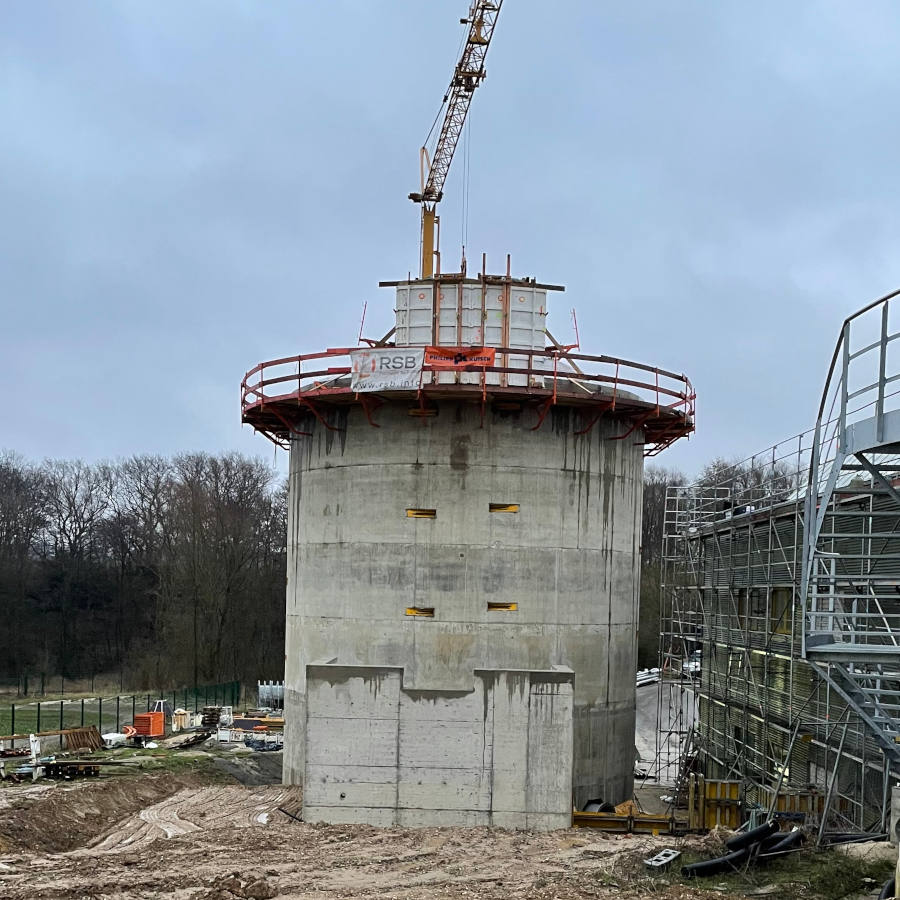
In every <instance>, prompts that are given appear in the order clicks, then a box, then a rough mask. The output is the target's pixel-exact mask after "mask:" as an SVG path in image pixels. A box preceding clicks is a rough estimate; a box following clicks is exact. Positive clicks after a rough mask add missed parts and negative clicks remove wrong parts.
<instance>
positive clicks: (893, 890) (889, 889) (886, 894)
mask: <svg viewBox="0 0 900 900" xmlns="http://www.w3.org/2000/svg"><path fill="white" fill-rule="evenodd" d="M896 885H897V879H896V877H894V878H892V879H891V880H890V881H886V882H885V883H884V887H883V888H882V889H881V893H880V894H879V895H878V900H890V898H892V897H895V896H896V895H897V887H896Z"/></svg>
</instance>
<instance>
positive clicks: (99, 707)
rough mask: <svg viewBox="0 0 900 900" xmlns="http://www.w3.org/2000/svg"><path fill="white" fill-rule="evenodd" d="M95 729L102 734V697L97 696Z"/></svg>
mask: <svg viewBox="0 0 900 900" xmlns="http://www.w3.org/2000/svg"><path fill="white" fill-rule="evenodd" d="M97 731H99V732H100V734H103V698H102V697H98V698H97Z"/></svg>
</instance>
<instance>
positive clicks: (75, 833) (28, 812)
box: [0, 774, 196, 853]
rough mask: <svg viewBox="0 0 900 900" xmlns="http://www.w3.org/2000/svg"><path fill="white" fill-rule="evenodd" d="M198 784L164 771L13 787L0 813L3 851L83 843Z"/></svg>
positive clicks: (69, 847) (50, 848)
mask: <svg viewBox="0 0 900 900" xmlns="http://www.w3.org/2000/svg"><path fill="white" fill-rule="evenodd" d="M195 784H196V778H189V777H181V776H176V775H170V774H160V775H142V776H140V777H134V778H132V777H117V778H110V779H109V780H101V781H91V782H87V781H83V782H78V783H74V784H56V785H53V786H52V787H48V788H45V789H44V790H41V791H39V792H38V791H33V790H32V791H29V790H27V789H26V790H23V791H22V792H21V793H18V792H17V789H16V788H10V789H8V790H9V791H10V793H9V794H7V795H6V796H5V797H4V800H5V801H6V805H5V808H4V809H3V811H2V813H0V850H2V851H15V850H29V851H32V852H42V853H59V852H63V851H66V850H73V849H74V848H76V847H82V846H84V845H85V844H87V843H89V842H90V841H91V840H92V839H93V838H95V837H97V836H98V835H100V834H102V833H103V832H104V831H106V830H107V829H108V828H109V827H110V826H111V825H113V824H114V823H116V822H119V821H121V820H122V819H124V818H126V817H127V816H130V815H131V814H133V813H137V812H139V811H140V810H141V809H143V808H144V807H146V806H151V805H153V804H155V803H158V802H159V801H160V800H162V799H164V798H166V797H169V796H171V795H173V794H175V793H176V792H177V791H180V790H182V789H183V788H185V787H188V786H191V785H195Z"/></svg>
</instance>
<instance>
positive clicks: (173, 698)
mask: <svg viewBox="0 0 900 900" xmlns="http://www.w3.org/2000/svg"><path fill="white" fill-rule="evenodd" d="M175 694H176V692H175V691H172V713H173V715H174V713H175V707H176V706H178V704H177V703H176V702H175Z"/></svg>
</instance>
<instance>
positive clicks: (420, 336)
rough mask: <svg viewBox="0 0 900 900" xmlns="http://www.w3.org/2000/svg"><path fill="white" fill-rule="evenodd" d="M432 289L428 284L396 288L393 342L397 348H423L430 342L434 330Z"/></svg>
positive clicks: (403, 285)
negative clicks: (395, 329) (395, 317)
mask: <svg viewBox="0 0 900 900" xmlns="http://www.w3.org/2000/svg"><path fill="white" fill-rule="evenodd" d="M432 297H433V288H432V286H431V285H430V284H428V285H426V284H412V285H406V284H401V285H398V286H397V302H396V307H395V309H396V314H397V319H396V325H397V331H396V333H395V334H394V340H395V342H396V343H397V344H398V345H399V346H413V347H415V346H420V347H425V346H428V345H429V344H431V342H432V331H433V328H434V321H433V318H434V307H433V300H432Z"/></svg>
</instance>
